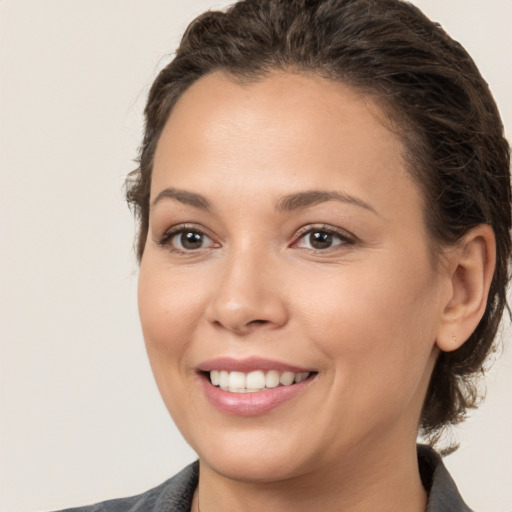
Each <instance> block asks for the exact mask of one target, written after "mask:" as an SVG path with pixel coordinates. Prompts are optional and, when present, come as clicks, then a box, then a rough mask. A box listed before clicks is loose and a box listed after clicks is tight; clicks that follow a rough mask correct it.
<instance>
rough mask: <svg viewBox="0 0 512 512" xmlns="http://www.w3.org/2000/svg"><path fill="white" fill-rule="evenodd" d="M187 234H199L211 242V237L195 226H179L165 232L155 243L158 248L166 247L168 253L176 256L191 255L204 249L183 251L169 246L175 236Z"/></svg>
mask: <svg viewBox="0 0 512 512" xmlns="http://www.w3.org/2000/svg"><path fill="white" fill-rule="evenodd" d="M187 232H188V233H198V234H200V235H202V236H204V237H207V238H209V239H210V240H212V241H213V239H212V237H211V236H209V235H208V234H207V233H205V231H204V230H202V229H200V228H198V227H197V226H195V225H187V224H181V225H179V226H174V227H173V228H171V229H169V230H167V231H166V232H165V233H164V234H163V235H162V236H161V237H160V238H158V240H157V241H156V242H157V244H158V245H159V246H160V247H166V246H167V249H168V250H169V251H171V252H174V253H178V254H191V253H195V252H198V251H199V250H201V249H204V248H199V249H196V250H194V249H189V250H183V249H180V248H178V247H174V246H173V245H171V243H170V242H171V240H172V239H173V238H174V237H175V236H177V235H180V234H183V233H187ZM214 243H215V242H214Z"/></svg>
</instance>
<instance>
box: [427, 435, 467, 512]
mask: <svg viewBox="0 0 512 512" xmlns="http://www.w3.org/2000/svg"><path fill="white" fill-rule="evenodd" d="M418 464H419V468H420V474H421V479H422V481H423V486H424V487H425V489H426V490H427V491H428V493H429V496H428V505H427V510H426V512H472V511H471V509H470V508H469V507H468V506H467V505H466V503H465V502H464V500H463V499H462V497H461V495H460V493H459V490H458V489H457V486H456V485H455V482H454V481H453V479H452V477H451V476H450V473H448V470H447V469H446V466H445V465H444V464H443V460H442V459H441V456H440V455H439V454H437V453H436V452H435V451H434V450H433V449H432V448H431V447H430V446H426V445H418Z"/></svg>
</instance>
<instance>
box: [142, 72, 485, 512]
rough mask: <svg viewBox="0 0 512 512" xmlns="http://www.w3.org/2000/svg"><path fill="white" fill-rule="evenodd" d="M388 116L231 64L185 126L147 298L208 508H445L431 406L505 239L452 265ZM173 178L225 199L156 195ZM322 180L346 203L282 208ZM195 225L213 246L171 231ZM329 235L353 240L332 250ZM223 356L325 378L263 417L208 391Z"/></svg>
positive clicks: (185, 114) (149, 328) (163, 170)
mask: <svg viewBox="0 0 512 512" xmlns="http://www.w3.org/2000/svg"><path fill="white" fill-rule="evenodd" d="M381 120H382V113H381V112H380V111H379V109H378V107H377V106H376V105H375V103H373V101H372V100H371V99H370V98H366V97H364V96H362V95H361V94H360V93H358V92H357V91H354V90H352V89H350V88H348V87H346V86H343V85H341V84H338V83H333V82H330V81H327V80H325V79H322V78H319V77H315V76H305V75H298V74H291V73H273V74H270V75H269V76H267V77H266V78H264V79H262V80H260V81H255V82H249V83H245V84H240V83H237V82H235V81H234V80H233V79H231V78H228V77H227V76H225V75H224V74H222V73H214V74H211V75H209V76H207V77H204V78H202V79H200V80H199V81H198V82H196V83H195V84H193V85H192V86H191V87H190V88H189V89H188V90H187V91H186V92H185V93H184V94H183V96H182V97H181V98H180V99H179V101H178V103H177V104H176V106H175V108H174V110H173V112H172V113H171V115H170V117H169V119H168V122H167V124H166V126H165V129H164V131H163V133H162V135H161V138H160V141H159V143H158V147H157V150H156V155H155V161H154V170H153V180H152V188H151V205H152V206H151V210H150V226H149V234H148V238H147V242H146V246H145V251H144V255H143V258H142V262H141V268H140V280H139V309H140V316H141V322H142V327H143V332H144V338H145V342H146V347H147V351H148V355H149V359H150V362H151V365H152V369H153V372H154V375H155V379H156V382H157V384H158V386H159V389H160V392H161V394H162V397H163V400H164V402H165V404H166V406H167V408H168V410H169V411H170V413H171V415H172V417H173V419H174V420H175V422H176V424H177V425H178V427H179V429H180V430H181V432H182V434H183V435H184V437H185V439H186V440H187V441H188V442H189V443H190V445H191V446H192V447H193V448H194V450H195V451H196V452H197V454H198V456H199V460H200V481H199V486H198V493H197V495H196V501H195V505H194V506H196V505H197V498H199V502H200V503H201V511H202V512H211V511H217V510H218V511H220V510H223V511H230V510H246V511H252V510H267V509H268V510H270V509H271V508H270V507H275V510H280V511H288V510H294V511H302V510H304V511H305V510H324V511H330V510H338V511H339V510H351V511H359V510H361V511H362V510H380V511H386V510H390V511H391V510H403V511H420V510H424V509H425V504H426V493H425V491H424V489H423V487H422V486H421V482H420V478H419V473H418V467H417V461H416V449H415V443H416V436H417V429H418V422H419V418H420V413H421V406H422V403H423V400H424V397H425V394H426V389H427V386H428V381H429V378H430V375H431V372H432V369H433V365H434V362H435V359H436V357H437V354H438V351H439V348H442V349H443V350H452V349H454V348H457V346H458V345H460V343H462V342H463V341H464V339H465V338H466V337H467V336H468V335H469V333H470V332H471V330H472V329H473V328H474V325H476V324H475V322H478V319H479V316H481V314H482V313H483V309H482V304H484V306H483V307H485V293H486V288H488V282H489V279H490V278H489V277H488V276H487V275H488V273H489V272H491V274H492V268H493V260H492V256H493V254H492V250H491V249H489V247H490V246H491V245H492V242H493V239H492V232H490V230H486V229H485V227H484V228H478V229H477V230H476V231H475V232H474V233H473V234H472V235H471V236H468V237H467V240H466V241H465V243H464V244H461V246H460V247H457V248H452V250H451V251H449V252H447V253H446V255H445V256H444V257H442V258H440V259H438V260H437V261H435V262H434V261H433V259H432V252H431V250H430V245H431V244H430V241H429V238H428V235H427V233H426V228H425V224H424V219H423V209H422V208H423V202H422V197H421V194H420V192H419V190H418V187H417V186H416V185H415V183H414V182H413V180H412V179H411V177H410V176H409V174H408V172H407V170H406V168H405V164H404V160H403V158H402V153H403V147H402V145H401V143H400V141H399V140H398V138H397V137H396V135H395V134H393V133H391V132H390V131H388V129H387V128H386V127H385V125H384V124H383V123H382V121H381ZM166 189H173V190H184V191H188V192H191V193H193V194H200V195H201V196H202V197H203V198H204V200H205V201H207V202H208V203H209V205H210V208H209V209H205V208H203V207H202V206H204V205H201V204H199V203H197V201H196V202H195V203H194V201H190V197H189V196H184V195H181V196H180V197H178V198H176V197H174V198H173V197H160V199H159V200H158V201H156V202H155V199H156V198H157V197H158V196H159V195H161V193H162V191H164V190H166ZM306 191H328V192H330V193H332V192H334V193H337V194H340V195H342V196H343V197H344V198H345V199H344V200H338V199H331V200H324V201H321V202H317V203H314V204H309V205H304V204H302V205H301V204H299V205H297V204H295V207H294V208H293V209H283V208H276V205H277V204H281V206H282V198H283V196H286V195H289V194H296V193H303V192H306ZM164 195H165V194H164ZM168 195H172V194H168ZM347 196H349V197H350V198H351V199H350V200H346V197H347ZM194 197H195V196H194ZM280 200H281V203H279V201H280ZM188 203H193V204H188ZM183 224H186V228H187V229H188V230H189V231H190V230H192V231H195V232H197V231H200V232H203V233H205V234H206V236H203V238H202V242H201V245H200V247H199V248H197V249H190V250H184V249H183V247H180V240H181V239H180V236H179V235H177V236H174V237H172V236H167V237H165V235H166V233H168V232H169V230H172V229H174V228H176V229H180V227H183ZM313 228H316V229H317V231H318V230H320V231H322V230H325V229H332V230H334V231H337V232H338V233H339V234H337V235H334V237H333V239H332V245H331V246H330V247H328V248H325V249H315V248H313V246H312V245H311V237H310V236H309V235H308V233H307V231H308V229H313ZM163 238H164V239H165V240H164V242H163V243H162V239H163ZM484 271H485V272H484ZM482 276H484V277H482ZM486 276H487V277H486ZM468 318H469V320H468ZM464 322H466V323H464ZM221 356H228V357H232V358H235V359H237V358H245V357H249V356H258V357H263V358H269V359H273V360H277V361H282V362H284V363H288V364H292V365H295V366H298V367H300V368H306V369H309V370H314V371H316V372H318V374H317V375H316V376H315V378H314V379H313V380H312V381H311V382H310V384H309V385H308V386H307V387H306V388H305V390H304V391H303V392H301V393H300V394H299V395H297V396H296V397H294V398H293V399H291V400H289V401H287V402H285V403H283V404H281V405H280V406H278V407H277V408H275V409H273V410H271V411H269V412H268V413H265V414H262V415H257V416H251V417H243V416H239V415H233V414H227V413H225V412H222V411H219V410H218V409H216V408H215V407H213V406H212V405H211V404H210V403H209V402H208V400H207V399H206V397H205V394H204V392H203V388H202V386H201V385H200V380H201V379H200V376H199V374H198V370H197V367H198V365H200V364H201V362H203V361H205V360H207V359H211V358H215V357H221Z"/></svg>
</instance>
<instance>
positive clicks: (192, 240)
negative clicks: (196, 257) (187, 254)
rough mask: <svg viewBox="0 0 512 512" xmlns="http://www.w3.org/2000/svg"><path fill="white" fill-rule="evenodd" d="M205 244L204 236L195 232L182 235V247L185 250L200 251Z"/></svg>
mask: <svg viewBox="0 0 512 512" xmlns="http://www.w3.org/2000/svg"><path fill="white" fill-rule="evenodd" d="M202 243H203V235H202V234H201V233H196V232H194V231H187V232H185V233H182V235H181V245H182V246H183V247H184V248H185V249H199V248H200V247H201V244H202Z"/></svg>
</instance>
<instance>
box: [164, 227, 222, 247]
mask: <svg viewBox="0 0 512 512" xmlns="http://www.w3.org/2000/svg"><path fill="white" fill-rule="evenodd" d="M169 243H170V245H171V246H172V247H173V248H175V249H178V250H179V251H194V250H197V249H204V248H207V247H210V246H211V245H212V243H213V241H212V239H211V238H210V237H209V236H207V235H205V234H204V233H201V231H197V230H193V229H183V230H181V231H178V232H176V233H174V235H173V236H172V237H171V238H170V240H169Z"/></svg>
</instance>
